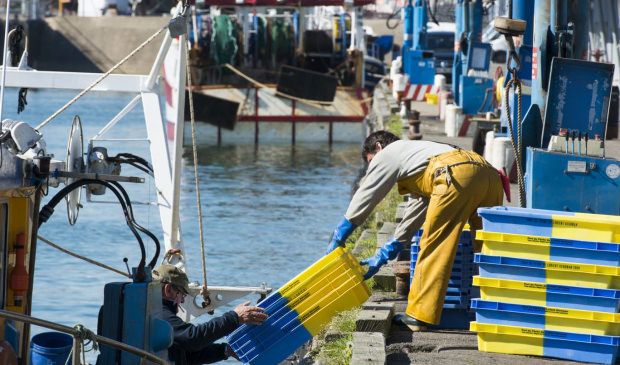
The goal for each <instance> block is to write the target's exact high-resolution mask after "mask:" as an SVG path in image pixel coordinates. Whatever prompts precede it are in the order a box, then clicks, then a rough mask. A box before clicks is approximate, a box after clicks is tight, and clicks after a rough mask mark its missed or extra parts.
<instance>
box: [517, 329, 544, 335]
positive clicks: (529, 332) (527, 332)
mask: <svg viewBox="0 0 620 365" xmlns="http://www.w3.org/2000/svg"><path fill="white" fill-rule="evenodd" d="M520 330H521V333H522V334H524V335H527V336H536V337H544V336H545V330H539V329H535V328H520Z"/></svg>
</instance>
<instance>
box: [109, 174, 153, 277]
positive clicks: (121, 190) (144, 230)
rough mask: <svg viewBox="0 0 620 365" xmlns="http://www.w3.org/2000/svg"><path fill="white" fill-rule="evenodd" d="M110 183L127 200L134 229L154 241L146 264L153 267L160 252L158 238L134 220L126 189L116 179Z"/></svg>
mask: <svg viewBox="0 0 620 365" xmlns="http://www.w3.org/2000/svg"><path fill="white" fill-rule="evenodd" d="M111 183H112V184H113V185H115V186H116V187H118V189H119V190H120V192H121V193H122V194H123V197H124V198H125V201H126V202H127V210H128V211H129V216H130V218H131V224H132V225H133V226H134V227H136V229H138V230H139V231H140V232H143V233H144V234H146V235H147V236H149V237H151V239H152V240H153V242H155V254H154V255H153V258H152V259H151V261H150V262H149V265H148V266H150V267H152V268H154V267H155V264H156V263H157V259H158V258H159V253H160V250H161V245H160V243H159V240H158V239H157V237H155V235H154V234H153V233H151V231H149V230H148V229H146V228H144V227H142V226H141V225H139V224H138V222H136V220H135V218H134V216H133V208H132V206H131V200H130V199H129V195H127V191H126V190H125V189H124V188H123V186H122V185H121V184H120V183H119V182H117V181H111Z"/></svg>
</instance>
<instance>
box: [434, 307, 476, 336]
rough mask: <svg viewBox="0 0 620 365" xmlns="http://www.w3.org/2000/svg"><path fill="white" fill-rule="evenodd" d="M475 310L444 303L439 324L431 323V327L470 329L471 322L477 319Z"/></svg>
mask: <svg viewBox="0 0 620 365" xmlns="http://www.w3.org/2000/svg"><path fill="white" fill-rule="evenodd" d="M474 316H475V314H474V312H473V311H471V310H468V309H464V308H460V307H456V306H451V305H444V307H443V310H442V311H441V320H440V321H439V324H438V325H429V326H428V327H430V328H437V329H461V330H467V329H469V322H471V321H473V320H474V319H475V317H474Z"/></svg>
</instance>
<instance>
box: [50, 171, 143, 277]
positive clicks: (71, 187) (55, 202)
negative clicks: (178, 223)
mask: <svg viewBox="0 0 620 365" xmlns="http://www.w3.org/2000/svg"><path fill="white" fill-rule="evenodd" d="M89 184H99V185H103V186H105V187H107V188H108V189H110V191H112V192H113V193H114V195H115V196H116V198H117V199H118V201H119V203H120V204H121V208H122V209H123V214H124V215H125V221H126V222H127V225H128V226H129V229H130V230H131V232H132V233H133V234H134V236H135V237H136V240H137V241H138V244H139V246H140V253H141V259H140V263H139V265H138V270H137V272H136V278H135V280H136V281H137V282H142V281H144V280H145V279H146V274H145V272H144V267H145V265H146V250H145V248H144V242H143V241H142V237H140V234H139V233H138V232H137V230H136V228H135V227H134V225H133V224H132V218H130V214H129V210H128V208H127V204H126V203H125V200H124V199H123V196H122V195H121V194H120V193H119V192H118V190H117V189H116V187H115V186H114V185H112V184H110V183H109V182H107V181H104V180H95V179H81V180H77V181H75V182H73V183H71V184H69V185H67V186H65V187H64V188H63V189H62V190H60V191H59V192H58V193H57V194H56V195H54V197H52V199H51V200H50V202H49V203H47V204H46V205H45V206H44V207H43V208H41V211H40V212H39V227H41V224H43V223H45V222H47V220H48V219H49V218H50V217H51V215H52V214H53V213H54V208H55V207H56V205H58V203H59V202H60V201H61V200H62V199H63V198H64V197H65V196H66V195H68V194H69V193H70V192H71V191H73V190H74V189H76V188H80V187H82V186H84V185H89ZM121 189H122V188H121ZM123 191H124V189H123ZM125 194H126V192H125Z"/></svg>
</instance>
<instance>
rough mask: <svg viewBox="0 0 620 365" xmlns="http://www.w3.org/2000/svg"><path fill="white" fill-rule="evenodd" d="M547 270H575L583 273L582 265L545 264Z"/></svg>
mask: <svg viewBox="0 0 620 365" xmlns="http://www.w3.org/2000/svg"><path fill="white" fill-rule="evenodd" d="M545 268H546V269H556V270H575V271H581V266H580V265H574V264H569V263H563V262H546V263H545Z"/></svg>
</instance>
